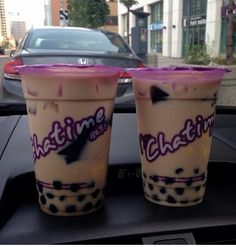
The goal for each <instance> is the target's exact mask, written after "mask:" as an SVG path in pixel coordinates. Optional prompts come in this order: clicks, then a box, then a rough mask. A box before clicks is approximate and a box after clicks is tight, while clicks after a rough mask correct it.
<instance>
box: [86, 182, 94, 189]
mask: <svg viewBox="0 0 236 247" xmlns="http://www.w3.org/2000/svg"><path fill="white" fill-rule="evenodd" d="M87 187H88V188H94V187H95V182H94V181H93V182H91V183H89V184H88V186H87Z"/></svg>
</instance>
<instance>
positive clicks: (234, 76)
mask: <svg viewBox="0 0 236 247" xmlns="http://www.w3.org/2000/svg"><path fill="white" fill-rule="evenodd" d="M146 64H147V65H148V66H154V67H168V66H201V67H202V66H205V65H195V64H193V65H191V64H186V63H185V62H184V59H182V58H171V57H164V56H162V54H148V55H147V58H146ZM212 67H219V68H227V69H230V70H231V72H230V73H227V74H226V75H225V77H224V80H223V82H222V86H221V90H220V94H219V99H218V104H219V105H227V106H236V65H213V66H212Z"/></svg>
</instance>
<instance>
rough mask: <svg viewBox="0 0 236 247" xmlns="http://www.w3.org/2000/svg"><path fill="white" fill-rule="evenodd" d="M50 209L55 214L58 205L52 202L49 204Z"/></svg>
mask: <svg viewBox="0 0 236 247" xmlns="http://www.w3.org/2000/svg"><path fill="white" fill-rule="evenodd" d="M49 211H50V212H51V213H53V214H55V213H57V212H58V209H57V207H56V206H55V205H53V204H51V205H50V206H49Z"/></svg>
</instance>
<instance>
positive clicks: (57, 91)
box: [18, 64, 120, 216]
mask: <svg viewBox="0 0 236 247" xmlns="http://www.w3.org/2000/svg"><path fill="white" fill-rule="evenodd" d="M18 70H19V73H20V75H21V78H22V85H23V92H24V97H25V98H26V105H27V112H28V119H29V129H30V133H31V141H32V147H33V159H34V162H35V176H36V187H37V190H38V194H39V204H40V207H41V209H42V211H43V212H45V213H48V214H51V215H58V216H64V215H65V216H74V215H82V214H87V213H90V212H93V211H95V210H97V209H98V208H100V207H101V206H102V204H103V201H104V188H105V185H106V176H107V166H108V156H109V147H110V134H111V125H112V114H113V106H114V99H115V96H116V90H117V82H118V78H119V74H120V69H119V68H116V67H110V66H79V65H69V64H67V65H66V64H58V65H46V64H45V65H29V66H20V67H18Z"/></svg>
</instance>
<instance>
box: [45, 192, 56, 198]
mask: <svg viewBox="0 0 236 247" xmlns="http://www.w3.org/2000/svg"><path fill="white" fill-rule="evenodd" d="M46 196H47V198H48V199H53V198H54V195H53V194H51V193H47V194H46Z"/></svg>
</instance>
